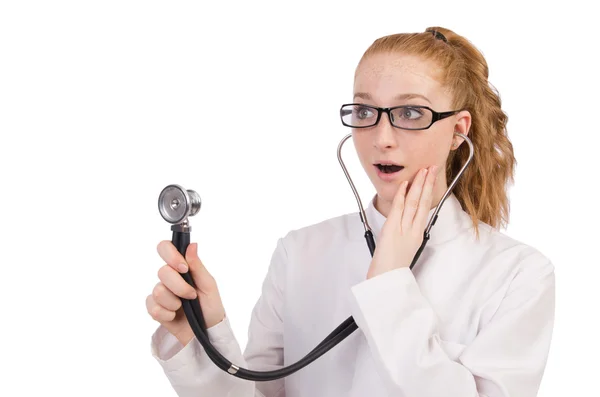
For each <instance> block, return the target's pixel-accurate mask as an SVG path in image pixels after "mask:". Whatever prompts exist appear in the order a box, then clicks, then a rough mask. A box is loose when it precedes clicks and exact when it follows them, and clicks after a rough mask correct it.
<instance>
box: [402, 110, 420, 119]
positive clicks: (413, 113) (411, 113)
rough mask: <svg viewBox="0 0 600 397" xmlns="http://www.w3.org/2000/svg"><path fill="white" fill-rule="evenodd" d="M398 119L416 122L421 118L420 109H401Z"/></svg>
mask: <svg viewBox="0 0 600 397" xmlns="http://www.w3.org/2000/svg"><path fill="white" fill-rule="evenodd" d="M399 110H400V117H401V118H403V119H406V120H418V119H420V118H421V117H423V111H422V110H421V109H420V108H401V109H399Z"/></svg>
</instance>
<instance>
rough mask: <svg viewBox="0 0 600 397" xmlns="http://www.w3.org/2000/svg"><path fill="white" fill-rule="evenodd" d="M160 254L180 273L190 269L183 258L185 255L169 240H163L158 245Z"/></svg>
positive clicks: (157, 248)
mask: <svg viewBox="0 0 600 397" xmlns="http://www.w3.org/2000/svg"><path fill="white" fill-rule="evenodd" d="M156 250H157V251H158V255H160V257H161V258H162V260H164V261H165V263H166V264H167V265H169V266H171V267H172V268H173V269H175V270H177V271H178V272H180V273H185V272H187V271H188V264H187V262H186V261H185V259H184V258H183V255H181V254H180V253H179V251H177V248H175V246H174V245H173V243H172V242H171V241H169V240H164V241H161V242H160V243H159V244H158V246H157V247H156Z"/></svg>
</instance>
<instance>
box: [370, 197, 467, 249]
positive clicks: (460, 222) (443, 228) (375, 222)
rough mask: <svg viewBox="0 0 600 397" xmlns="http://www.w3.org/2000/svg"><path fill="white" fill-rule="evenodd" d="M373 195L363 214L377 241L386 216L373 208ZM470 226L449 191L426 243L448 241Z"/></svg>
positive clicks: (428, 218)
mask: <svg viewBox="0 0 600 397" xmlns="http://www.w3.org/2000/svg"><path fill="white" fill-rule="evenodd" d="M375 197H376V195H374V196H373V197H372V198H371V200H370V202H369V205H368V206H367V208H366V209H365V214H366V216H367V221H368V223H369V226H371V229H372V231H373V236H374V237H375V239H376V241H377V237H378V236H379V233H380V231H381V228H382V227H383V224H384V223H385V221H386V217H385V216H383V215H382V214H381V213H380V212H379V211H378V210H377V209H376V208H375V205H374V201H375ZM434 211H435V207H434V208H432V209H431V210H430V211H429V215H428V216H427V222H426V225H427V224H429V220H430V219H431V217H432V215H433V213H434ZM472 226H473V224H472V221H471V218H470V216H469V215H468V214H467V213H466V212H465V211H464V210H463V208H462V206H461V205H460V202H459V201H458V199H457V198H456V196H455V195H454V193H451V194H450V195H449V196H448V198H446V201H444V204H443V205H442V209H441V210H440V212H439V213H438V219H437V221H436V222H435V224H434V225H433V226H432V228H431V232H430V239H429V242H428V243H427V245H428V246H429V245H436V244H441V243H443V242H446V241H449V240H451V239H453V238H454V237H455V236H456V235H457V234H458V233H459V232H461V231H463V230H465V229H467V228H469V227H472ZM363 230H364V229H363Z"/></svg>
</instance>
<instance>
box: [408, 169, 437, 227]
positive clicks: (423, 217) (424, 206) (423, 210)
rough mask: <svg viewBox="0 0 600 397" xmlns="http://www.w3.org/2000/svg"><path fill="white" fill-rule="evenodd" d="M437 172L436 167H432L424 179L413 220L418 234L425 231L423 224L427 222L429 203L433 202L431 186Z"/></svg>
mask: <svg viewBox="0 0 600 397" xmlns="http://www.w3.org/2000/svg"><path fill="white" fill-rule="evenodd" d="M437 170H438V167H436V166H433V167H432V168H431V169H430V170H429V173H428V174H427V178H426V179H425V185H424V186H423V191H422V192H421V200H420V202H419V208H418V209H417V213H416V215H415V220H414V223H413V227H414V228H417V229H418V230H419V231H420V232H422V231H423V230H425V223H426V222H427V217H428V215H429V211H430V210H431V203H432V201H433V186H434V184H435V180H436V178H437Z"/></svg>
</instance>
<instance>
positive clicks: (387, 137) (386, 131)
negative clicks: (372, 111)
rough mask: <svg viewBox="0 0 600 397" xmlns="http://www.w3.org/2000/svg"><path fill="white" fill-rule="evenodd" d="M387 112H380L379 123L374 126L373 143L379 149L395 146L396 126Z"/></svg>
mask: <svg viewBox="0 0 600 397" xmlns="http://www.w3.org/2000/svg"><path fill="white" fill-rule="evenodd" d="M390 117H391V115H390V114H389V113H387V114H382V115H381V119H380V120H379V123H377V125H376V126H375V131H374V132H375V138H374V140H373V145H374V146H375V147H376V148H377V149H379V150H383V149H392V148H395V147H396V146H397V142H396V138H397V137H396V128H395V127H394V126H393V125H392V123H391V120H390Z"/></svg>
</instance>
